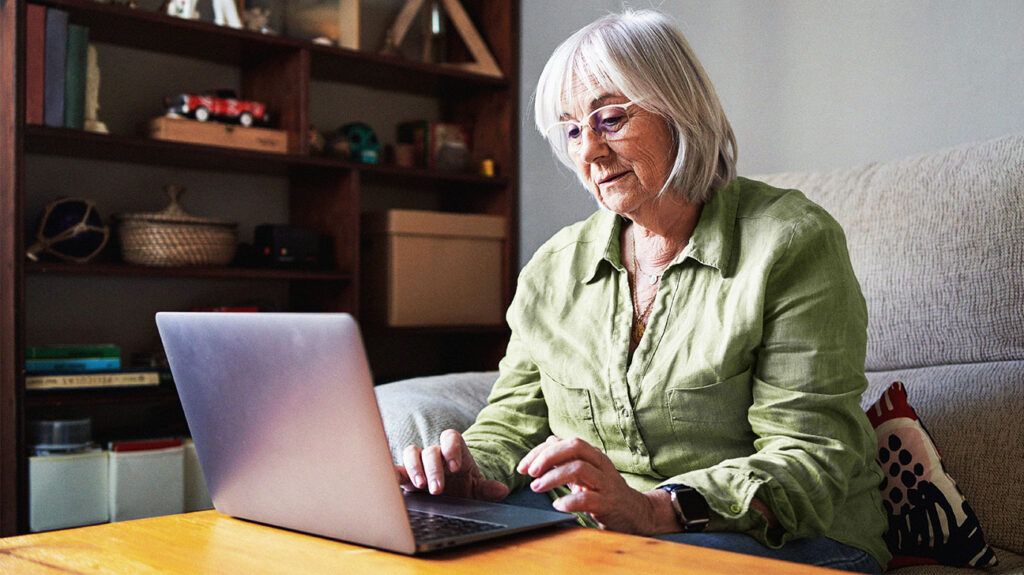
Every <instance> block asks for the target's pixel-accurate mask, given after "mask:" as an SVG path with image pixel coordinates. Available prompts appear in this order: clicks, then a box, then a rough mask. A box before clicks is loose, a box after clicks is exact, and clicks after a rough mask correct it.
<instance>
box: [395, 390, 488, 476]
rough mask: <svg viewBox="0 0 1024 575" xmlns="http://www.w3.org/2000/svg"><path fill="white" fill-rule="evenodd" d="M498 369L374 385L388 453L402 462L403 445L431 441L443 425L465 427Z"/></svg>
mask: <svg viewBox="0 0 1024 575" xmlns="http://www.w3.org/2000/svg"><path fill="white" fill-rule="evenodd" d="M497 379H498V372H496V371H490V372H479V373H477V372H470V373H452V374H448V375H435V376H430V377H418V378H415V379H407V380H404V381H396V382H394V383H388V384H385V385H378V386H377V387H376V388H375V391H376V392H377V404H378V405H379V406H380V414H381V418H382V419H383V420H384V432H385V433H386V434H387V436H388V444H389V445H390V446H391V457H392V459H393V460H394V461H395V462H396V463H401V462H402V450H403V449H405V447H406V446H407V445H411V444H415V445H418V446H420V447H423V446H426V445H434V444H436V443H437V441H438V437H439V436H440V435H441V432H442V431H444V430H446V429H449V428H450V429H456V430H458V431H465V430H466V428H468V427H469V426H470V425H471V424H472V423H473V421H475V420H476V414H477V413H478V412H479V411H480V410H481V409H483V407H484V405H486V404H487V396H488V395H489V394H490V392H491V387H493V386H494V382H495V380H497Z"/></svg>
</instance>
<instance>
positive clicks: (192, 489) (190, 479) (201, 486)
mask: <svg viewBox="0 0 1024 575" xmlns="http://www.w3.org/2000/svg"><path fill="white" fill-rule="evenodd" d="M212 507H213V502H212V501H210V492H209V491H207V489H206V478H204V477H203V470H202V468H200V467H199V456H197V455H196V444H195V443H193V442H192V440H191V439H189V440H187V441H186V442H185V511H202V510H203V509H210V508H212Z"/></svg>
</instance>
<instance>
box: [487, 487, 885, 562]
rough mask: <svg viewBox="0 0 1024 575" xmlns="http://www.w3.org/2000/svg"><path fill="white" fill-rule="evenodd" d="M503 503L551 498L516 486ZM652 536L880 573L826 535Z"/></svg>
mask: <svg viewBox="0 0 1024 575" xmlns="http://www.w3.org/2000/svg"><path fill="white" fill-rule="evenodd" d="M503 503H506V504H508V505H518V506H520V507H531V508H534V509H544V510H547V511H550V510H551V499H550V498H549V497H548V496H547V494H544V493H534V492H532V491H530V490H529V489H520V490H519V491H517V492H515V493H513V494H512V495H510V496H509V497H508V498H507V499H505V501H503ZM655 539H661V540H662V541H672V542H675V543H686V544H687V545H696V546H698V547H710V548H711V549H720V550H722V551H732V552H733V553H743V554H746V555H755V556H757V557H768V558H769V559H781V560H782V561H792V562H794V563H805V564H808V565H817V566H819V567H828V568H830V569H838V570H840V571H853V572H855V573H881V572H882V569H881V567H879V565H878V562H877V561H875V559H874V558H873V557H871V555H869V554H868V553H867V552H865V551H861V550H860V549H857V548H856V547H850V546H849V545H844V544H842V543H840V542H838V541H835V540H833V539H829V538H828V537H814V538H812V539H797V540H794V541H790V542H788V543H786V544H785V545H784V546H783V547H782V549H772V548H770V547H765V546H764V545H762V544H761V543H759V542H758V541H757V540H756V539H754V538H753V537H751V536H749V535H747V534H745V533H669V534H667V535H658V536H656V537H655Z"/></svg>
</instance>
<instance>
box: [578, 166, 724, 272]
mask: <svg viewBox="0 0 1024 575" xmlns="http://www.w3.org/2000/svg"><path fill="white" fill-rule="evenodd" d="M739 180H740V178H737V179H735V180H733V181H732V182H731V183H729V185H728V186H726V187H724V188H722V189H720V190H718V191H717V192H715V193H714V194H713V195H712V196H711V199H710V200H708V201H707V202H706V203H705V204H704V207H703V209H702V210H701V213H700V219H699V220H698V221H697V227H696V228H694V230H693V234H692V235H691V237H690V243H689V245H687V246H686V248H685V249H684V250H683V251H682V252H681V253H680V254H679V255H678V256H676V259H675V260H673V261H672V263H671V264H669V266H668V267H672V266H674V265H677V264H679V263H680V262H682V261H684V260H685V259H687V258H691V259H693V260H694V261H697V262H699V263H701V264H703V265H706V266H709V267H713V268H715V269H717V270H718V271H719V273H720V274H722V276H723V277H728V275H729V274H730V273H731V271H732V270H731V268H730V267H729V266H730V265H731V263H732V246H733V234H734V233H735V230H736V212H737V209H738V205H739V193H740V185H739ZM624 219H625V218H623V217H622V216H619V215H617V214H615V213H613V212H608V211H603V212H601V214H600V215H599V217H598V221H597V222H596V225H595V226H594V230H593V234H594V237H595V238H603V241H596V242H592V243H590V245H592V246H593V249H592V250H591V252H590V253H589V254H587V257H586V260H585V263H584V268H583V269H584V274H583V277H582V278H581V279H582V280H583V282H584V283H588V284H589V283H591V282H593V281H594V280H596V279H597V277H598V275H599V273H600V272H601V269H602V264H604V263H607V264H609V265H611V266H612V267H613V268H614V269H616V270H619V271H622V270H623V267H622V261H621V257H620V256H621V254H622V250H621V248H620V245H619V237H620V235H621V232H622V224H623V221H624ZM666 269H667V268H666Z"/></svg>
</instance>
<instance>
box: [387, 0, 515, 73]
mask: <svg viewBox="0 0 1024 575" xmlns="http://www.w3.org/2000/svg"><path fill="white" fill-rule="evenodd" d="M423 2H424V0H406V2H405V5H404V6H402V10H401V11H400V12H399V13H398V16H397V17H396V18H395V21H394V22H393V23H392V24H391V28H390V29H389V30H388V34H387V40H386V41H385V45H384V52H386V53H397V52H398V47H399V46H401V45H402V40H404V39H405V35H406V33H407V32H408V31H409V26H411V25H412V21H413V19H414V18H415V17H416V14H418V13H419V11H420V8H422V7H423ZM441 4H442V6H443V7H444V9H445V11H446V12H447V13H448V17H449V18H450V19H451V21H452V24H454V25H455V30H456V31H457V32H458V33H459V36H460V37H461V38H462V41H463V42H464V43H465V44H466V48H468V49H469V53H470V55H471V56H472V57H473V60H474V61H473V62H459V63H444V64H441V65H442V66H448V67H451V68H459V69H462V70H469V71H471V72H476V73H478V74H484V75H487V76H494V77H496V78H503V77H504V74H502V73H501V68H499V67H498V63H497V62H496V61H495V60H494V56H492V55H491V51H490V50H488V49H487V44H486V43H485V42H484V39H483V38H482V37H481V36H480V33H479V32H477V30H476V27H475V26H473V22H472V20H470V19H469V15H468V14H466V10H465V9H464V8H463V7H462V4H460V3H459V0H441Z"/></svg>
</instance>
